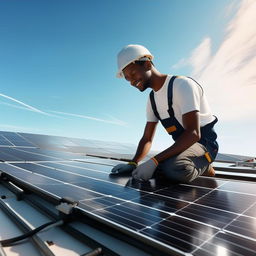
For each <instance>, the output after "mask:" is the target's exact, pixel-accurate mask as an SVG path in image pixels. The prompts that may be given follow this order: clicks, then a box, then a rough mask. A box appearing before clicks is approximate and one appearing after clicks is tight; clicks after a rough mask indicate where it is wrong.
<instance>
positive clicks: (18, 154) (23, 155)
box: [1, 148, 58, 161]
mask: <svg viewBox="0 0 256 256" xmlns="http://www.w3.org/2000/svg"><path fill="white" fill-rule="evenodd" d="M1 151H2V152H3V153H5V154H8V155H11V156H13V157H15V158H17V159H19V160H13V161H20V160H23V161H56V160H58V158H55V157H50V156H43V155H37V154H34V153H30V152H26V151H24V150H21V149H16V148H1ZM1 160H4V161H12V160H8V159H7V158H6V159H1Z"/></svg>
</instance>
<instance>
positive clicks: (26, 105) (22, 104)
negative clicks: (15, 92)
mask: <svg viewBox="0 0 256 256" xmlns="http://www.w3.org/2000/svg"><path fill="white" fill-rule="evenodd" d="M0 97H3V98H5V99H8V100H10V101H12V102H15V103H18V104H19V105H20V106H21V107H20V106H16V105H13V104H9V103H2V104H5V105H9V106H11V107H16V108H21V109H25V110H29V111H33V112H36V113H39V114H43V115H49V114H48V113H46V112H44V111H41V110H40V109H38V108H35V107H32V106H30V105H28V104H26V103H24V102H22V101H20V100H17V99H15V98H12V97H10V96H7V95H5V94H2V93H0Z"/></svg>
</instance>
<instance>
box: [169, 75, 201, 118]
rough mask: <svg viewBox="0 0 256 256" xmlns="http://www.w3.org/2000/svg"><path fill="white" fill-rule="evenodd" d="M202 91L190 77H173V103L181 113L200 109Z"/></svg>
mask: <svg viewBox="0 0 256 256" xmlns="http://www.w3.org/2000/svg"><path fill="white" fill-rule="evenodd" d="M202 93H203V92H202V88H201V87H200V86H199V85H198V84H197V83H196V82H195V81H193V80H192V79H189V78H186V77H184V78H183V77H181V78H178V79H175V82H174V87H173V104H175V105H176V106H177V107H178V108H179V110H180V113H181V114H182V115H184V114H186V113H188V112H191V111H195V110H198V111H200V98H201V97H202Z"/></svg>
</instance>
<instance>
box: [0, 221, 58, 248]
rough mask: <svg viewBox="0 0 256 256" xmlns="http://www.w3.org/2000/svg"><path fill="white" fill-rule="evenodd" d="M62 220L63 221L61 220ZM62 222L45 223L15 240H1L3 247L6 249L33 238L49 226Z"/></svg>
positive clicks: (14, 238)
mask: <svg viewBox="0 0 256 256" xmlns="http://www.w3.org/2000/svg"><path fill="white" fill-rule="evenodd" d="M60 220H61V219H60ZM60 220H57V221H56V220H55V221H51V222H48V223H45V224H43V225H41V226H39V227H37V228H35V229H33V230H31V231H29V232H27V233H26V234H23V235H21V236H16V237H13V238H9V239H5V240H1V241H0V243H1V245H2V247H6V246H10V245H11V244H13V243H15V242H18V241H21V240H23V239H25V238H28V237H30V236H33V235H34V234H36V233H38V232H39V231H40V230H42V229H44V228H46V227H47V226H50V225H52V224H55V223H57V222H58V221H60Z"/></svg>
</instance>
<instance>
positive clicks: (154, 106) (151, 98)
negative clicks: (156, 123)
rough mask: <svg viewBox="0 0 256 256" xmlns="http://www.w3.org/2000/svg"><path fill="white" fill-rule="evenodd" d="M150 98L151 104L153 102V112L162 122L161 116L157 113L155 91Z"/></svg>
mask: <svg viewBox="0 0 256 256" xmlns="http://www.w3.org/2000/svg"><path fill="white" fill-rule="evenodd" d="M149 97H150V102H151V107H152V110H153V112H154V114H155V116H156V118H157V119H158V120H160V116H159V114H158V111H157V109H156V102H155V98H154V92H153V90H152V91H151V92H150V94H149Z"/></svg>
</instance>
